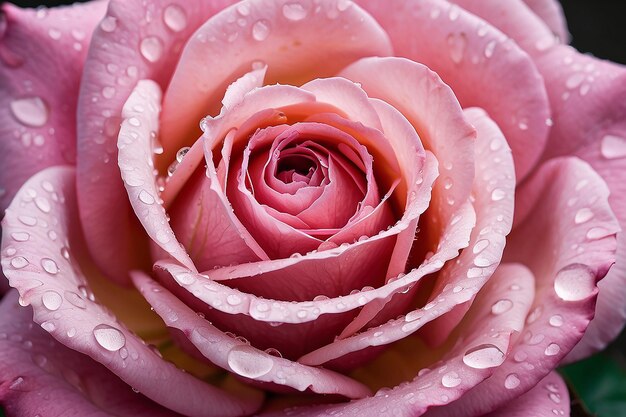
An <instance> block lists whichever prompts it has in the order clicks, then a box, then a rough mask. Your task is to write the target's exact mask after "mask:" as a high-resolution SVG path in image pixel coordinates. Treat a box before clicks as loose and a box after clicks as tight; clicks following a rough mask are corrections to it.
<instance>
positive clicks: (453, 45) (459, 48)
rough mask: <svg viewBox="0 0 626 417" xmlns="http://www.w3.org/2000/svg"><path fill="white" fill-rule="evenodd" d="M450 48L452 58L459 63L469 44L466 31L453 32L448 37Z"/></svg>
mask: <svg viewBox="0 0 626 417" xmlns="http://www.w3.org/2000/svg"><path fill="white" fill-rule="evenodd" d="M447 42H448V48H449V51H450V59H451V60H452V62H454V63H456V64H459V63H460V62H461V61H462V60H463V56H464V55H465V47H466V46H467V37H466V36H465V33H463V32H461V33H460V34H456V33H451V34H449V35H448V38H447Z"/></svg>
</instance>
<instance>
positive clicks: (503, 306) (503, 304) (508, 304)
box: [491, 298, 513, 316]
mask: <svg viewBox="0 0 626 417" xmlns="http://www.w3.org/2000/svg"><path fill="white" fill-rule="evenodd" d="M512 308H513V301H511V300H508V299H506V298H505V299H503V300H499V301H496V302H495V303H494V304H493V305H492V306H491V312H492V313H493V314H495V315H496V316H498V315H500V314H503V313H506V312H507V311H509V310H510V309H512Z"/></svg>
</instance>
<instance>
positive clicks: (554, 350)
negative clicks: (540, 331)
mask: <svg viewBox="0 0 626 417" xmlns="http://www.w3.org/2000/svg"><path fill="white" fill-rule="evenodd" d="M560 351H561V347H560V346H559V345H557V344H556V343H550V344H549V345H548V347H546V350H545V352H544V353H545V354H546V356H554V355H558V353H559V352H560Z"/></svg>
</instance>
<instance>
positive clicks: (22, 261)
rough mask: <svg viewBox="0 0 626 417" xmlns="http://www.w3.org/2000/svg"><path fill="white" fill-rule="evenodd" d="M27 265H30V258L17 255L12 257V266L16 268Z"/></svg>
mask: <svg viewBox="0 0 626 417" xmlns="http://www.w3.org/2000/svg"><path fill="white" fill-rule="evenodd" d="M26 265H28V260H27V259H26V258H24V257H23V256H16V257H15V258H13V259H11V266H12V267H13V268H15V269H22V268H24V267H25V266H26Z"/></svg>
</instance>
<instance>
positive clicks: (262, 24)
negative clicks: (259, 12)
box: [252, 20, 270, 42]
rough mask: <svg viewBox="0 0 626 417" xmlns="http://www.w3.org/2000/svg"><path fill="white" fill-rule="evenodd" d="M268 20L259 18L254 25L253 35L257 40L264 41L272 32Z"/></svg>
mask: <svg viewBox="0 0 626 417" xmlns="http://www.w3.org/2000/svg"><path fill="white" fill-rule="evenodd" d="M269 25H270V24H269V22H268V21H267V20H259V21H258V22H256V23H255V24H254V25H252V37H253V38H254V40H257V41H259V42H260V41H264V40H265V39H267V37H268V36H269V34H270V26H269Z"/></svg>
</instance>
